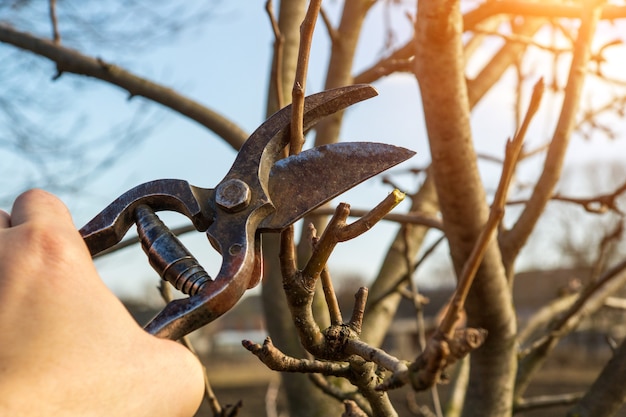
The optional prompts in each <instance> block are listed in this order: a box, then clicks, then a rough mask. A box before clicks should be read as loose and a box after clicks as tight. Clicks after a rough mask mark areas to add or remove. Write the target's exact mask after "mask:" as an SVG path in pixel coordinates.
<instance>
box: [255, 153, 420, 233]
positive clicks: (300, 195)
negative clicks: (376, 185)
mask: <svg viewBox="0 0 626 417" xmlns="http://www.w3.org/2000/svg"><path fill="white" fill-rule="evenodd" d="M413 155H415V152H413V151H410V150H408V149H405V148H400V147H397V146H393V145H386V144H382V143H372V142H347V143H335V144H331V145H325V146H318V147H316V148H313V149H309V150H306V151H303V152H301V153H300V154H298V155H293V156H290V157H288V158H284V159H281V160H279V161H278V162H276V163H275V164H274V166H273V167H272V169H271V171H270V177H269V195H270V199H271V201H272V204H273V205H274V207H275V208H276V212H275V213H274V214H273V215H272V216H271V217H268V218H266V219H265V220H264V221H263V222H262V223H261V225H260V226H259V230H282V229H284V228H285V227H287V226H289V225H290V224H292V223H294V222H295V221H297V220H299V219H300V218H302V217H303V216H304V215H306V214H307V213H308V212H310V211H312V210H314V209H315V208H317V207H319V206H321V205H322V204H324V203H326V202H327V201H329V200H331V199H332V198H334V197H336V196H338V195H339V194H342V193H343V192H345V191H347V190H349V189H350V188H352V187H354V186H355V185H357V184H360V183H361V182H363V181H365V180H367V179H368V178H371V177H373V176H375V175H377V174H379V173H381V172H383V171H385V170H387V169H389V168H391V167H392V166H394V165H397V164H399V163H401V162H403V161H405V160H407V159H409V158H410V157H412V156H413Z"/></svg>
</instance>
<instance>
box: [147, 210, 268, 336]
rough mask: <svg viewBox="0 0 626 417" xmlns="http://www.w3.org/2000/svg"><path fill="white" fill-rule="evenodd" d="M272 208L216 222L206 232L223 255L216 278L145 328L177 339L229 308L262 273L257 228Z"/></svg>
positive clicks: (176, 302) (167, 308)
mask: <svg viewBox="0 0 626 417" xmlns="http://www.w3.org/2000/svg"><path fill="white" fill-rule="evenodd" d="M270 209H271V207H270V206H268V205H262V206H260V207H258V208H256V209H255V210H254V211H253V212H252V213H250V212H248V213H247V214H246V213H243V214H242V215H240V216H235V218H234V219H233V218H232V217H231V218H230V219H229V220H228V221H227V222H226V221H221V222H220V221H219V220H218V221H215V222H214V223H213V224H212V225H211V227H210V228H209V230H208V231H207V235H209V238H210V240H211V243H212V244H213V246H215V248H216V249H217V250H218V251H219V252H220V253H221V254H222V266H221V268H220V271H219V273H218V274H217V276H216V277H215V280H214V281H208V282H206V283H204V285H202V287H201V288H200V289H199V290H198V292H197V293H196V294H195V295H192V296H190V297H188V298H183V299H178V300H174V301H172V302H170V303H169V304H168V305H167V306H165V308H164V309H163V310H162V311H161V312H160V313H159V314H158V315H157V316H156V317H155V318H154V319H153V320H152V321H151V322H150V323H148V325H147V326H146V328H145V329H146V331H148V332H149V333H151V334H153V335H155V336H158V337H162V338H168V339H172V340H176V339H180V338H181V337H182V336H184V335H186V334H187V333H190V332H192V331H194V330H196V329H198V328H200V327H202V326H204V325H205V324H207V323H209V322H211V321H213V320H215V319H216V318H218V317H219V316H221V315H222V314H224V313H225V312H227V311H228V310H230V309H231V308H232V307H233V306H234V305H235V303H237V301H239V299H240V298H241V296H242V295H243V293H244V292H245V291H246V290H247V289H248V288H249V287H250V286H251V284H252V281H254V280H255V279H256V278H257V277H260V276H261V274H262V255H261V243H260V234H259V233H256V229H257V227H258V224H259V223H260V222H261V221H262V220H263V218H265V216H266V215H267V213H266V212H267V211H268V210H270ZM231 216H232V215H231ZM218 217H219V215H218ZM254 282H256V281H254Z"/></svg>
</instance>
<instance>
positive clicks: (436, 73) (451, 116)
mask: <svg viewBox="0 0 626 417" xmlns="http://www.w3.org/2000/svg"><path fill="white" fill-rule="evenodd" d="M461 36H462V16H461V12H460V6H459V3H458V2H450V1H429V2H420V4H419V8H418V14H417V22H416V59H415V72H416V76H417V79H418V82H419V85H420V90H421V94H422V100H423V107H424V116H425V120H426V127H427V132H428V140H429V144H430V149H431V156H432V170H433V178H434V182H435V187H436V189H437V195H438V198H439V205H440V208H441V214H442V218H443V222H444V231H445V233H446V236H447V238H448V243H449V246H450V254H451V257H452V261H453V264H454V267H455V270H456V271H457V274H458V273H459V272H460V271H461V269H462V268H463V264H464V263H465V261H466V259H467V258H468V256H469V254H470V252H471V250H472V248H473V246H474V243H475V241H476V238H477V237H478V234H479V233H480V231H481V229H482V227H483V226H484V224H485V222H486V220H487V217H488V214H489V210H488V204H487V202H486V197H485V191H484V189H483V186H482V183H481V179H480V176H479V173H478V169H477V163H476V154H475V151H474V148H473V144H472V137H471V129H470V121H469V116H470V107H469V101H468V95H467V87H466V84H465V75H464V66H465V64H464V58H463V44H462V40H461ZM466 309H467V313H468V325H469V326H472V327H482V328H484V329H486V330H487V331H488V332H489V336H488V338H487V341H486V342H485V344H484V346H483V347H481V348H480V349H478V350H476V351H475V352H474V353H473V354H472V357H471V371H470V384H469V390H468V394H467V399H466V404H465V410H464V415H465V416H473V415H480V416H494V417H495V416H497V417H503V416H507V415H511V411H512V393H513V384H514V378H515V371H516V349H515V332H516V324H515V314H514V310H513V306H512V303H511V294H510V290H509V287H508V283H507V279H506V275H505V271H504V268H503V265H502V262H501V259H500V252H499V249H498V246H497V244H496V242H495V241H492V242H491V243H490V244H489V247H488V249H487V251H486V254H485V257H484V260H483V262H482V265H481V267H480V269H479V270H478V273H477V276H476V280H475V282H474V285H473V287H472V290H471V292H470V295H469V297H468V300H467V304H466Z"/></svg>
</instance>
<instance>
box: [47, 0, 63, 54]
mask: <svg viewBox="0 0 626 417" xmlns="http://www.w3.org/2000/svg"><path fill="white" fill-rule="evenodd" d="M56 6H57V1H56V0H50V23H51V24H52V40H53V41H54V43H61V34H60V33H59V22H58V20H57V7H56Z"/></svg>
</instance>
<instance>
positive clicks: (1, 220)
mask: <svg viewBox="0 0 626 417" xmlns="http://www.w3.org/2000/svg"><path fill="white" fill-rule="evenodd" d="M10 226H11V216H9V213H7V212H6V211H4V210H0V229H6V228H7V227H10Z"/></svg>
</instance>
